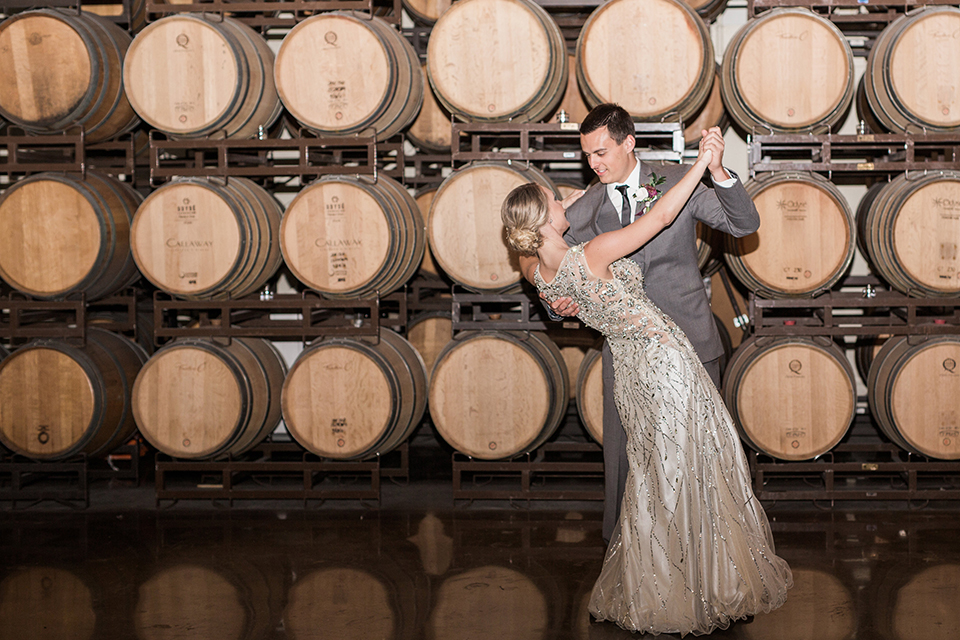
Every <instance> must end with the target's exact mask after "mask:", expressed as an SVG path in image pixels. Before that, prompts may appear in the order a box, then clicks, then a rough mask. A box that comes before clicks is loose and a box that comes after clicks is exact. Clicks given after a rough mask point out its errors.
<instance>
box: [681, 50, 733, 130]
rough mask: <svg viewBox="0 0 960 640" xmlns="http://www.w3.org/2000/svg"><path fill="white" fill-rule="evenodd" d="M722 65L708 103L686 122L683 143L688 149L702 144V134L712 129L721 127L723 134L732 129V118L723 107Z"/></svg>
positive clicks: (718, 69)
mask: <svg viewBox="0 0 960 640" xmlns="http://www.w3.org/2000/svg"><path fill="white" fill-rule="evenodd" d="M720 84H721V82H720V65H719V64H718V65H717V73H716V74H715V75H714V79H713V87H712V88H711V89H710V95H708V96H707V100H706V102H704V103H703V106H702V107H700V110H699V111H697V112H696V113H695V114H694V115H693V119H692V120H689V121H684V124H685V126H684V128H683V141H684V144H686V146H687V148H696V147H697V146H698V145H699V144H700V138H701V137H702V136H701V135H700V133H701V132H702V131H703V130H704V129H709V128H710V127H720V131H721V132H722V133H726V131H727V129H728V128H729V127H730V116H729V115H728V114H727V109H726V107H725V106H724V105H723V92H722V91H721V90H720Z"/></svg>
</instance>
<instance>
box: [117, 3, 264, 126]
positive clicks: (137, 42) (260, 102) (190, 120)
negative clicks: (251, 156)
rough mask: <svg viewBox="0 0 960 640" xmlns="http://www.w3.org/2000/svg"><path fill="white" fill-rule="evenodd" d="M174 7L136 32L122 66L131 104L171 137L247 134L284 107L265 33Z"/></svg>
mask: <svg viewBox="0 0 960 640" xmlns="http://www.w3.org/2000/svg"><path fill="white" fill-rule="evenodd" d="M205 16H206V14H193V13H179V14H175V15H169V16H166V17H164V18H161V19H159V20H157V21H156V22H153V23H151V24H150V25H148V26H147V27H146V28H145V29H143V30H142V31H141V32H140V33H138V34H137V37H136V38H134V40H133V43H132V44H131V45H130V48H129V50H128V51H127V57H126V60H125V62H124V65H123V79H124V84H125V86H126V90H127V96H128V97H129V99H130V104H132V105H133V108H134V109H135V110H136V112H137V113H138V114H139V115H140V117H141V118H143V120H144V122H146V123H148V124H149V125H150V126H152V127H154V128H155V129H158V130H160V131H163V132H165V133H167V134H168V135H170V136H172V137H176V138H198V137H204V136H210V135H224V136H226V137H228V138H250V137H252V136H256V135H259V134H260V133H261V132H262V131H265V130H266V129H267V128H269V127H270V125H271V124H273V122H274V121H275V120H276V119H277V117H279V115H280V111H281V104H280V99H279V97H278V95H277V87H276V84H275V83H274V79H273V66H274V54H273V50H272V49H270V47H269V46H268V45H267V42H266V40H264V38H263V36H261V35H260V34H259V33H257V32H256V31H254V30H253V29H252V28H250V27H248V26H246V25H245V24H243V23H242V22H240V21H238V20H236V19H234V18H229V17H219V18H217V19H216V20H212V19H207V18H206V17H205Z"/></svg>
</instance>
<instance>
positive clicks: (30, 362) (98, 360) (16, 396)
mask: <svg viewBox="0 0 960 640" xmlns="http://www.w3.org/2000/svg"><path fill="white" fill-rule="evenodd" d="M146 360H147V354H146V353H145V352H144V351H143V349H142V348H141V347H140V346H139V345H137V344H136V343H135V342H133V341H132V340H129V339H127V338H125V337H123V336H120V335H117V334H114V333H111V332H109V331H104V330H102V329H96V328H93V327H88V328H87V330H86V343H85V345H84V346H82V347H78V346H74V345H71V344H68V343H66V342H61V341H56V340H36V341H34V342H31V343H29V344H27V345H25V346H23V347H20V348H19V349H17V350H16V351H15V352H13V353H12V354H11V355H10V356H9V357H7V358H5V359H4V360H3V362H0V442H2V443H3V444H4V446H6V447H7V448H9V449H10V450H12V451H15V452H17V453H20V454H22V455H24V456H27V457H30V458H35V459H38V460H58V459H64V458H68V457H70V456H72V455H76V454H79V453H85V454H87V455H91V456H95V455H104V454H107V453H110V452H111V451H112V450H114V449H116V448H117V447H118V446H120V445H121V444H123V443H124V442H126V441H127V440H129V438H130V436H132V435H133V433H134V430H135V428H136V425H135V424H134V421H133V417H132V416H131V413H130V409H131V401H130V393H131V388H132V387H133V384H134V379H135V378H136V377H137V373H138V372H139V371H140V368H141V366H142V365H143V363H144V362H146Z"/></svg>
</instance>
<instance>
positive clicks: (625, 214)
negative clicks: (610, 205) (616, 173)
mask: <svg viewBox="0 0 960 640" xmlns="http://www.w3.org/2000/svg"><path fill="white" fill-rule="evenodd" d="M627 189H628V187H627V185H625V184H621V185H619V186H618V187H617V191H619V192H620V195H622V196H623V204H622V205H621V207H620V224H621V225H623V226H624V227H625V226H627V225H628V224H630V199H629V198H627Z"/></svg>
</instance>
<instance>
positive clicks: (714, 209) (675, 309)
mask: <svg viewBox="0 0 960 640" xmlns="http://www.w3.org/2000/svg"><path fill="white" fill-rule="evenodd" d="M633 134H634V126H633V119H632V118H631V117H630V115H629V114H628V113H627V112H626V110H624V109H623V108H622V107H620V106H619V105H615V104H601V105H599V106H597V107H595V108H594V109H593V110H591V111H590V113H589V114H587V116H586V117H585V118H584V120H583V123H582V124H581V125H580V146H581V147H582V149H583V153H584V156H585V157H586V159H587V162H588V163H589V164H590V168H591V169H592V170H593V172H594V173H596V174H597V178H598V179H599V184H594V185H593V186H592V187H590V188H589V189H588V190H587V191H586V193H585V194H584V195H583V196H582V197H580V198H579V199H578V200H577V201H576V202H574V203H573V204H572V205H570V207H569V208H568V209H567V220H568V221H569V222H570V229H569V231H567V233H566V235H565V236H564V239H565V240H566V241H567V242H568V243H569V244H570V245H575V244H578V243H581V242H586V241H588V240H591V239H592V238H594V237H596V236H597V235H599V234H600V233H603V232H605V231H611V230H614V229H616V228H619V227H621V226H623V225H626V224H630V222H632V221H633V220H634V219H636V216H638V215H643V213H644V211H645V209H646V208H647V207H649V205H650V204H652V201H653V200H654V199H656V197H657V196H658V195H659V194H661V193H663V192H664V191H666V190H667V189H669V188H670V187H672V186H673V185H674V184H676V183H677V181H678V180H679V179H680V177H681V176H682V175H683V174H684V173H686V171H687V170H688V168H689V167H688V166H686V165H682V164H678V165H664V166H650V165H647V164H644V163H642V162H640V161H639V160H638V159H637V156H636V155H635V154H634V147H635V145H636V139H635V138H634V135H633ZM703 137H704V148H705V149H712V150H713V160H712V162H711V163H710V165H709V166H708V173H709V174H710V178H711V182H712V185H710V186H707V185H706V184H704V183H701V184H700V185H699V186H698V187H697V189H696V191H694V193H693V195H692V196H690V200H688V201H687V204H686V205H685V206H684V208H683V210H682V211H681V212H680V215H679V216H678V217H677V219H676V220H675V221H674V222H673V224H672V225H670V226H669V227H667V228H666V229H664V230H663V231H662V232H661V233H660V234H659V235H658V236H657V237H655V238H654V239H653V240H651V241H650V242H648V243H647V244H646V245H644V246H643V247H642V248H641V249H640V250H639V251H637V252H636V253H634V254H633V255H631V256H630V258H632V259H633V260H635V261H636V262H637V263H638V264H639V265H640V268H641V269H642V271H643V275H644V289H645V290H646V293H647V295H648V296H649V297H650V299H651V300H653V302H654V303H655V304H656V305H657V306H659V307H660V308H661V309H662V310H663V312H664V313H666V314H667V315H668V316H670V317H671V318H672V319H673V321H674V322H676V323H677V324H678V325H679V326H680V328H681V329H683V331H684V333H686V334H687V338H689V339H690V342H691V343H692V344H693V348H694V349H695V350H696V352H697V355H698V356H699V358H700V360H701V361H702V362H703V365H704V367H705V368H706V369H707V373H708V374H709V375H710V378H711V379H712V380H713V382H714V384H715V385H716V386H717V388H719V387H720V356H721V355H723V347H722V345H721V342H720V336H719V334H718V333H717V327H716V324H715V321H714V319H713V314H712V312H711V311H710V301H709V300H708V299H707V293H706V289H705V288H704V284H703V279H702V277H701V276H700V270H699V268H698V267H697V244H696V242H697V222H698V221H700V222H703V223H704V224H706V225H707V226H709V227H713V228H714V229H717V230H719V231H723V232H725V233H729V234H731V235H733V236H736V237H743V236H746V235H749V234H751V233H753V232H754V231H756V230H757V229H758V228H759V227H760V214H759V213H758V212H757V208H756V206H754V204H753V201H752V200H751V199H750V196H749V195H747V192H746V190H745V189H744V188H743V184H741V182H740V181H739V180H738V179H737V177H736V176H734V175H732V174H731V173H729V172H728V171H727V170H726V169H724V167H723V165H722V162H723V144H724V143H723V135H722V134H721V132H720V129H719V128H718V127H713V128H712V129H710V130H709V131H704V132H703ZM624 194H625V195H624ZM535 264H536V263H535V259H530V258H527V259H525V260H524V259H521V268H522V271H523V273H524V274H528V273H529V274H531V275H532V270H529V271H528V267H530V266H531V265H535ZM528 279H529V278H528ZM551 308H552V310H553V312H554V313H556V314H559V315H561V316H572V315H575V314H576V313H577V311H578V310H579V308H578V307H577V305H576V304H575V303H573V301H572V300H571V299H570V298H561V299H559V300H556V301H555V302H554V303H553V304H552V305H551ZM602 354H603V355H602V363H603V366H602V373H603V375H602V377H603V460H604V510H603V538H604V540H609V539H610V537H611V535H612V534H613V532H614V529H615V527H616V524H617V522H618V520H619V517H620V502H621V500H622V498H623V490H624V485H625V484H626V478H627V453H626V436H625V434H624V431H623V427H622V425H621V424H620V415H619V414H618V413H617V408H616V405H615V403H614V400H613V364H612V358H611V355H610V349H609V347H608V346H607V345H606V343H604V346H603V352H602Z"/></svg>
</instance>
